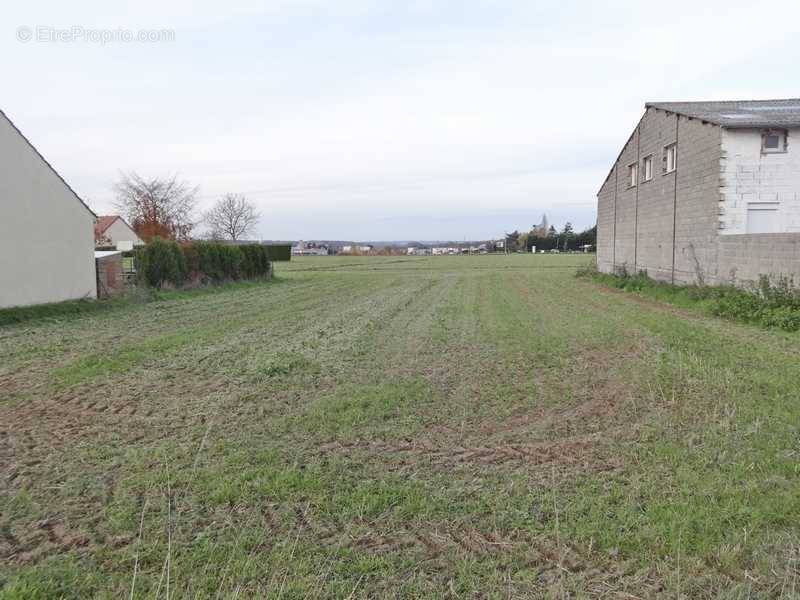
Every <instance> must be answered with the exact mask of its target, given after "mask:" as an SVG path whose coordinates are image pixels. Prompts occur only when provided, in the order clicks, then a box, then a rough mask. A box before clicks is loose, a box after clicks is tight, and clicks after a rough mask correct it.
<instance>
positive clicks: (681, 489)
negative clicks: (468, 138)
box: [0, 255, 800, 599]
mask: <svg viewBox="0 0 800 600" xmlns="http://www.w3.org/2000/svg"><path fill="white" fill-rule="evenodd" d="M585 262H586V260H585V259H584V258H583V257H574V256H524V255H518V256H508V257H504V256H478V257H460V256H459V257H427V258H426V257H421V258H367V257H361V258H356V257H354V258H306V259H300V260H295V259H293V260H292V262H291V263H288V264H279V266H278V269H277V275H278V277H277V279H276V280H275V281H273V282H270V283H259V284H237V285H231V286H227V287H224V288H220V289H217V290H208V291H198V292H192V293H187V294H177V293H176V294H171V295H167V296H166V297H165V298H163V299H161V300H158V301H150V302H142V303H135V302H131V303H122V304H120V305H118V306H114V307H112V308H111V309H109V310H104V311H102V312H97V313H87V314H76V315H65V316H64V317H63V318H59V317H57V316H56V317H48V318H46V319H41V320H33V321H28V322H24V323H20V324H17V325H11V326H7V327H3V328H0V597H2V598H26V599H27V598H38V597H41V598H45V597H46V598H51V597H66V598H84V597H91V596H96V597H101V598H120V597H134V598H155V597H162V598H168V597H172V598H211V597H213V598H236V597H239V598H244V597H271V598H327V597H341V598H359V597H371V598H382V597H431V598H441V597H452V598H474V597H491V598H507V597H532V598H538V597H552V598H564V597H579V598H580V597H608V598H654V597H664V598H679V597H685V598H704V597H706V598H712V597H713V598H759V597H762V598H798V597H800V581H798V572H799V571H800V527H799V524H800V485H799V484H800V335H798V334H796V333H795V334H790V333H785V332H776V331H766V330H762V329H758V328H755V327H751V326H746V325H740V324H735V323H730V322H726V321H722V320H718V319H715V318H713V317H707V316H704V315H701V314H698V313H696V312H689V311H687V310H684V309H681V308H677V307H674V306H668V305H664V304H660V303H658V302H655V301H651V300H647V299H643V298H639V297H636V296H634V295H631V294H626V293H624V292H619V291H615V290H610V289H606V288H603V287H601V286H599V285H598V284H597V283H594V282H592V281H591V280H587V279H579V278H576V277H575V276H574V273H575V270H576V268H577V267H578V266H580V265H581V264H583V263H585Z"/></svg>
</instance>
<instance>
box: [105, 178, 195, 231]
mask: <svg viewBox="0 0 800 600" xmlns="http://www.w3.org/2000/svg"><path fill="white" fill-rule="evenodd" d="M197 189H198V188H197V187H196V186H195V187H192V186H191V185H189V184H188V183H187V182H185V181H179V180H178V178H177V176H176V175H173V176H172V177H171V178H164V179H161V178H158V177H154V178H153V179H145V178H143V177H141V176H140V175H139V174H137V173H133V172H131V173H120V179H119V181H117V183H115V184H114V191H115V192H116V194H117V199H116V202H115V203H114V205H115V206H116V208H117V210H119V211H120V212H121V213H123V214H124V215H125V216H126V217H127V218H128V221H129V222H130V224H131V227H133V229H134V231H136V233H137V234H138V235H139V237H141V238H142V239H143V240H145V241H146V242H149V241H150V240H151V239H153V238H155V237H161V238H164V239H171V240H187V239H189V235H190V234H191V232H192V229H193V228H194V221H193V220H192V214H193V212H194V209H195V204H196V196H197Z"/></svg>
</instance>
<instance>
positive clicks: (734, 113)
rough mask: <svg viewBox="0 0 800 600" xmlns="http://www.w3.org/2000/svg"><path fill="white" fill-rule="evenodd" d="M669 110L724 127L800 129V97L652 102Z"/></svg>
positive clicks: (661, 108)
mask: <svg viewBox="0 0 800 600" xmlns="http://www.w3.org/2000/svg"><path fill="white" fill-rule="evenodd" d="M645 107H647V108H656V109H659V110H665V111H669V112H673V113H677V114H679V115H683V116H686V117H691V118H693V119H700V120H702V121H706V122H708V123H713V124H715V125H719V126H721V127H728V128H742V127H800V98H789V99H785V100H725V101H720V102H716V101H714V102H648V103H647V104H645Z"/></svg>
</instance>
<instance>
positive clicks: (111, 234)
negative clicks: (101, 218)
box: [103, 219, 144, 245]
mask: <svg viewBox="0 0 800 600" xmlns="http://www.w3.org/2000/svg"><path fill="white" fill-rule="evenodd" d="M103 237H104V238H106V239H108V240H110V242H111V244H112V245H116V244H117V243H118V242H133V244H134V245H141V244H144V242H143V241H142V239H141V238H140V237H139V236H138V235H136V232H135V231H134V230H133V229H131V228H130V227H129V226H128V224H127V223H125V221H123V220H122V219H117V220H116V221H114V222H113V223H112V224H111V225H110V226H109V227H108V229H106V230H105V231H104V232H103Z"/></svg>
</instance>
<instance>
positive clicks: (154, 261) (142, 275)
mask: <svg viewBox="0 0 800 600" xmlns="http://www.w3.org/2000/svg"><path fill="white" fill-rule="evenodd" d="M136 263H137V267H136V269H137V272H138V274H139V279H140V281H142V282H143V283H146V284H147V285H149V286H150V287H154V288H157V289H160V288H161V287H163V286H164V284H171V285H174V286H180V285H182V284H183V282H184V279H185V278H186V260H185V258H184V256H183V252H182V251H181V247H180V246H179V245H178V244H177V243H176V242H173V241H170V240H163V239H160V238H155V239H153V240H152V241H151V242H150V243H149V244H147V245H146V246H144V247H143V248H141V249H139V250H138V251H137V253H136Z"/></svg>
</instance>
